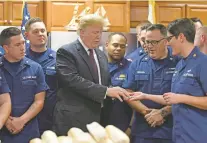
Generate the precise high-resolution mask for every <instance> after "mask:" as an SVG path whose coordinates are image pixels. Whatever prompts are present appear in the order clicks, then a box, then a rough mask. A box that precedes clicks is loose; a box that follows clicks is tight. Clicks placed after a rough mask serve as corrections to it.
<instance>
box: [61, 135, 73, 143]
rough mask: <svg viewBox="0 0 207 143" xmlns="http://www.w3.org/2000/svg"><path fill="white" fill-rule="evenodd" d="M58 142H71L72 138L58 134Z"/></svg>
mask: <svg viewBox="0 0 207 143" xmlns="http://www.w3.org/2000/svg"><path fill="white" fill-rule="evenodd" d="M58 142H59V143H73V142H72V138H70V137H68V136H59V137H58Z"/></svg>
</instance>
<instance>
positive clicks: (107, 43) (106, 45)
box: [105, 41, 109, 49]
mask: <svg viewBox="0 0 207 143" xmlns="http://www.w3.org/2000/svg"><path fill="white" fill-rule="evenodd" d="M108 46H109V42H108V41H107V42H106V44H105V48H106V49H108Z"/></svg>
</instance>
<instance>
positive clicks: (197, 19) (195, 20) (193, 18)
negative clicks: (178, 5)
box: [190, 17, 203, 25]
mask: <svg viewBox="0 0 207 143" xmlns="http://www.w3.org/2000/svg"><path fill="white" fill-rule="evenodd" d="M190 19H191V20H192V21H193V22H194V23H196V22H200V23H201V25H203V23H202V21H201V20H200V19H199V18H197V17H192V18H190Z"/></svg>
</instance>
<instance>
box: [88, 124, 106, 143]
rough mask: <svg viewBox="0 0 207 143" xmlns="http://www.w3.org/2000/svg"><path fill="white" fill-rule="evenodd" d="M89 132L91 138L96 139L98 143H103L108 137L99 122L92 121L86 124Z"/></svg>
mask: <svg viewBox="0 0 207 143" xmlns="http://www.w3.org/2000/svg"><path fill="white" fill-rule="evenodd" d="M86 127H87V129H88V131H89V133H90V134H91V135H92V136H93V138H94V139H95V140H96V142H98V143H100V142H101V143H104V142H105V141H106V139H107V138H108V136H107V133H106V131H105V129H104V127H102V126H101V125H100V124H99V123H97V122H93V123H91V124H87V125H86Z"/></svg>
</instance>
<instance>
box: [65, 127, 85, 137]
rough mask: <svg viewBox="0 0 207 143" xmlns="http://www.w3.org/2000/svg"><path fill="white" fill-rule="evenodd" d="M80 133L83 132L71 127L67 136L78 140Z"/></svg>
mask: <svg viewBox="0 0 207 143" xmlns="http://www.w3.org/2000/svg"><path fill="white" fill-rule="evenodd" d="M82 133H84V132H83V131H82V130H81V129H79V128H75V127H73V128H71V129H70V130H69V131H68V136H69V137H71V138H78V137H80V135H81V134H82Z"/></svg>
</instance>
